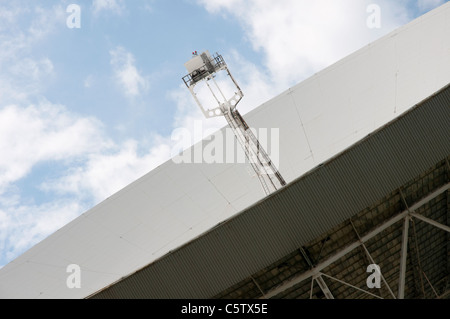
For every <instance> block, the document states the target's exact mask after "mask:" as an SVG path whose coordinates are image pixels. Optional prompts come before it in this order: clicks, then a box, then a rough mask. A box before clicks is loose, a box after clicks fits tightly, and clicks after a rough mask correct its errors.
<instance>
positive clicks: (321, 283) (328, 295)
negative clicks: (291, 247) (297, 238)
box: [299, 247, 334, 299]
mask: <svg viewBox="0 0 450 319" xmlns="http://www.w3.org/2000/svg"><path fill="white" fill-rule="evenodd" d="M299 250H300V252H301V253H302V255H303V258H304V259H305V260H306V262H307V263H308V265H309V267H310V268H313V267H314V265H313V263H312V262H311V260H310V259H309V257H308V255H307V254H306V252H305V249H303V247H300V248H299ZM314 280H315V281H316V282H317V284H318V285H319V288H320V290H322V293H323V294H324V295H325V298H327V299H334V296H333V294H332V293H331V291H330V288H328V286H327V284H326V282H325V280H323V278H322V275H321V274H318V275H316V276H313V279H312V284H311V294H312V288H313V284H314Z"/></svg>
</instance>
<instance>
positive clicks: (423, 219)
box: [411, 213, 450, 233]
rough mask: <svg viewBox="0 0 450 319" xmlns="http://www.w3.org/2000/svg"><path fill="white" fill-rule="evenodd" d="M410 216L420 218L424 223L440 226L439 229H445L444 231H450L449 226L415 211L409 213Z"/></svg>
mask: <svg viewBox="0 0 450 319" xmlns="http://www.w3.org/2000/svg"><path fill="white" fill-rule="evenodd" d="M411 216H413V217H415V218H417V219H420V220H421V221H423V222H425V223H428V224H430V225H433V226H434V227H437V228H440V229H442V230H445V231H446V232H448V233H450V227H448V226H446V225H443V224H441V223H438V222H437V221H434V220H432V219H429V218H426V217H424V216H422V215H419V214H417V213H411Z"/></svg>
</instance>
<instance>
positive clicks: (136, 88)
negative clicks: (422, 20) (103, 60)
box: [109, 47, 149, 97]
mask: <svg viewBox="0 0 450 319" xmlns="http://www.w3.org/2000/svg"><path fill="white" fill-rule="evenodd" d="M109 53H110V56H111V65H112V66H113V69H114V75H115V78H116V80H117V81H118V83H119V84H120V85H121V87H122V88H123V91H124V94H125V95H126V96H128V97H136V96H138V95H140V94H141V93H143V92H145V91H146V90H147V89H148V87H149V81H148V79H146V78H144V77H143V76H142V75H141V74H140V72H139V71H138V69H137V68H136V65H135V63H136V61H135V58H134V56H133V54H132V53H130V52H128V51H127V50H125V49H124V48H123V47H117V48H115V49H114V50H111V51H110V52H109Z"/></svg>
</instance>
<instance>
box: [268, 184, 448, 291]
mask: <svg viewBox="0 0 450 319" xmlns="http://www.w3.org/2000/svg"><path fill="white" fill-rule="evenodd" d="M448 189H450V183H447V184H445V185H443V186H442V187H440V188H439V189H437V190H435V191H434V192H432V193H431V194H429V195H427V196H426V197H424V198H423V199H421V200H420V201H418V202H417V203H415V204H414V205H412V206H411V207H410V210H411V211H415V210H417V209H418V208H420V207H421V206H423V205H425V204H426V203H428V202H429V201H430V200H432V199H434V198H436V197H437V196H439V195H441V194H442V193H444V192H446V191H447V190H448ZM409 213H410V212H409V210H405V211H403V212H401V213H400V214H398V215H397V216H394V217H392V218H391V219H389V220H388V221H386V222H384V223H383V224H381V225H380V226H378V227H376V228H375V229H373V230H372V231H370V232H369V233H368V234H366V235H364V236H363V237H361V239H360V240H358V241H356V242H353V243H352V244H350V245H348V246H346V247H345V248H343V249H342V250H340V251H339V252H337V253H335V254H334V255H332V256H330V257H329V258H327V259H326V260H324V261H322V262H321V263H319V264H317V265H315V266H314V268H312V269H310V270H308V271H306V272H304V273H302V274H299V275H297V276H295V277H294V278H292V279H290V280H289V281H286V282H285V283H282V284H281V285H279V286H278V287H275V288H274V289H272V290H271V291H269V292H267V293H266V295H265V296H264V298H267V299H270V298H273V297H275V296H276V295H278V294H280V293H282V292H283V291H285V290H287V289H289V288H292V287H294V286H295V285H297V284H299V283H301V282H303V281H304V280H306V279H308V278H311V277H313V276H315V275H317V274H319V273H320V272H321V271H322V270H323V269H325V268H326V267H328V266H329V265H331V264H333V263H334V262H336V261H338V260H339V259H340V258H342V257H343V256H345V255H346V254H348V253H349V252H351V251H353V250H354V249H356V248H358V247H359V246H361V244H362V243H365V242H367V241H368V240H370V239H371V238H373V237H375V236H376V235H378V234H379V233H381V232H383V231H384V230H385V229H387V228H389V227H390V226H392V225H394V224H396V223H397V222H399V221H401V220H403V219H404V218H405V217H407V216H408V214H409Z"/></svg>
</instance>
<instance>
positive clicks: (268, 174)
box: [224, 107, 286, 195]
mask: <svg viewBox="0 0 450 319" xmlns="http://www.w3.org/2000/svg"><path fill="white" fill-rule="evenodd" d="M224 116H225V119H226V120H227V122H228V124H229V126H230V127H231V129H232V130H233V133H234V134H235V136H236V138H237V140H238V141H239V143H240V144H241V146H242V148H243V149H244V152H245V155H246V156H247V158H248V160H249V162H250V164H251V165H252V167H253V170H254V171H255V173H256V175H257V176H258V178H259V180H260V182H261V185H262V187H263V190H264V192H265V193H266V195H269V194H270V193H272V192H274V191H276V190H277V189H279V188H281V187H283V186H285V185H286V182H285V180H284V179H283V177H282V176H281V174H280V173H279V172H278V169H277V168H276V167H275V165H274V164H273V163H272V161H271V159H270V157H269V155H268V154H267V153H266V151H265V150H264V148H263V147H262V146H261V144H260V143H259V141H258V139H257V138H256V136H255V135H254V134H253V132H252V130H251V129H250V127H249V126H248V125H247V123H246V122H245V120H244V118H243V117H242V116H241V114H240V113H239V112H238V110H232V109H231V107H229V108H228V111H227V112H225V113H224Z"/></svg>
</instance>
